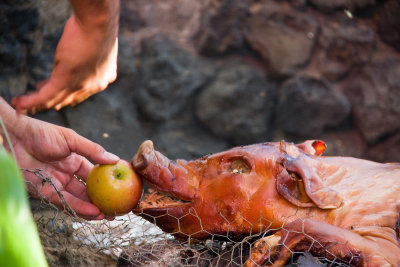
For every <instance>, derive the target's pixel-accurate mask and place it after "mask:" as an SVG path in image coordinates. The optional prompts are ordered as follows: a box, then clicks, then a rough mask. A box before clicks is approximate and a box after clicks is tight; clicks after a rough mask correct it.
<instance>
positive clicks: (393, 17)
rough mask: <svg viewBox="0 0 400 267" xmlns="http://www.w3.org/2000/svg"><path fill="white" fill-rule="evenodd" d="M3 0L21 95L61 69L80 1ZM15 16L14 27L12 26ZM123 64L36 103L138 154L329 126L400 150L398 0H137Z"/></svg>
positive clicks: (221, 145) (51, 117)
mask: <svg viewBox="0 0 400 267" xmlns="http://www.w3.org/2000/svg"><path fill="white" fill-rule="evenodd" d="M15 1H16V0H12V1H11V0H5V1H2V3H1V5H2V8H1V9H0V12H1V16H0V20H1V22H0V32H1V36H0V68H1V74H0V88H1V95H2V96H3V97H4V98H6V99H7V100H8V101H9V100H10V99H11V97H12V96H14V95H18V94H22V93H24V92H26V91H29V90H33V89H35V85H36V83H37V82H38V81H41V80H43V79H45V78H48V77H49V76H50V73H51V70H52V64H53V56H54V52H55V49H56V45H57V42H58V40H59V38H60V36H61V33H62V30H63V26H64V24H65V22H66V20H67V18H68V17H69V16H70V14H71V9H70V7H69V3H68V1H58V0H46V1H40V0H38V1H34V0H17V1H18V3H19V4H18V5H15V4H13V5H11V2H15ZM9 29H12V31H9ZM119 42H120V46H119V58H118V78H117V81H116V82H114V83H113V84H111V85H110V86H109V87H108V89H107V90H105V91H104V92H102V93H99V94H97V95H95V96H92V97H91V98H89V99H88V100H86V101H85V102H83V103H82V104H79V105H77V106H75V107H69V108H64V109H62V110H61V111H59V112H56V111H48V112H42V113H39V114H36V115H35V116H34V117H36V118H39V119H41V120H45V121H49V122H52V123H55V124H58V125H63V126H66V127H70V128H72V129H74V130H75V131H76V132H78V133H79V134H81V135H83V136H85V137H87V138H89V139H91V140H93V141H95V142H97V143H100V144H102V145H103V146H104V147H105V148H106V149H107V150H109V151H111V152H113V153H115V154H117V155H119V156H121V157H122V158H125V159H127V160H130V159H131V157H132V156H133V155H134V154H135V152H136V150H137V148H138V146H139V144H140V143H141V142H142V141H144V140H146V139H151V140H153V141H154V144H155V147H156V149H158V150H160V151H162V152H163V153H165V154H166V155H167V156H169V157H171V158H185V159H191V158H195V157H199V156H202V155H204V154H208V153H211V152H216V151H221V150H225V149H227V148H230V147H232V146H236V145H244V144H250V143H257V142H265V141H279V140H282V139H284V140H286V141H293V142H300V141H303V140H305V139H314V138H319V139H322V140H324V141H325V142H326V143H327V144H328V150H327V154H328V155H343V156H354V157H361V158H367V159H372V160H375V161H380V162H393V161H400V153H398V151H399V148H400V132H399V129H400V3H399V2H398V1H397V0H385V1H384V0H381V1H378V0H357V1H352V0H340V1H330V0H308V1H307V0H287V1H283V0H281V1H273V0H265V1H256V0H252V1H251V0H196V1H189V0H163V1H155V0H153V1H149V0H135V1H133V0H124V1H122V2H121V17H120V33H119Z"/></svg>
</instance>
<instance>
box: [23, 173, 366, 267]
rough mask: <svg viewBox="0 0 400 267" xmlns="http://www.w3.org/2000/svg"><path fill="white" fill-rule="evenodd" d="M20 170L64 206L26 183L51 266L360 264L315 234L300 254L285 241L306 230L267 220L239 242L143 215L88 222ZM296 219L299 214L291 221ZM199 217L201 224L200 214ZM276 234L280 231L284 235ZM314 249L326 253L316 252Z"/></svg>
mask: <svg viewBox="0 0 400 267" xmlns="http://www.w3.org/2000/svg"><path fill="white" fill-rule="evenodd" d="M22 171H23V172H29V173H32V174H34V175H36V176H37V177H39V178H40V179H41V180H42V181H43V182H45V183H48V184H49V185H50V186H51V187H52V192H53V193H54V194H56V195H57V196H58V197H59V198H60V200H61V201H60V203H61V205H60V207H56V206H55V205H54V204H51V203H50V202H49V201H48V198H45V197H44V196H43V195H42V194H41V193H40V188H42V187H43V184H39V185H33V184H32V183H30V184H29V182H28V187H31V189H32V187H34V188H36V189H37V190H36V193H33V195H34V196H35V198H37V199H35V200H33V199H32V201H31V203H32V211H33V214H34V219H35V221H36V223H37V226H38V230H39V233H40V237H41V240H42V245H43V247H44V250H45V254H46V258H47V260H48V262H49V265H50V266H116V265H117V266H244V265H245V264H247V265H246V266H282V265H285V266H355V265H357V264H359V263H360V258H359V255H352V254H351V251H350V250H348V253H347V255H346V257H344V259H343V258H342V259H339V258H338V257H336V256H335V255H334V254H333V253H331V252H330V251H332V248H334V246H336V245H339V244H336V243H334V242H331V243H330V245H329V246H326V245H325V246H324V245H323V244H321V243H319V242H318V241H317V240H315V239H313V238H312V237H311V236H308V237H307V240H311V241H308V242H307V243H304V242H303V243H302V244H299V246H300V247H301V252H297V251H296V250H297V248H298V247H299V246H296V247H290V246H288V245H287V244H286V239H287V238H288V237H289V235H290V234H296V235H304V236H306V235H307V234H306V233H305V232H304V231H294V230H289V229H285V224H284V225H283V226H282V228H279V229H272V228H271V227H268V225H267V224H266V225H267V227H266V228H265V229H264V230H263V231H262V232H261V233H249V234H248V235H247V236H245V237H244V238H243V239H241V240H239V241H237V240H234V239H232V238H231V235H230V234H229V231H227V232H226V233H224V234H215V233H212V232H207V233H208V234H209V237H208V238H207V239H205V240H197V239H195V238H192V236H190V235H187V238H186V239H182V238H179V239H176V238H174V235H173V234H179V233H173V234H168V233H164V232H163V231H161V230H160V229H159V228H158V227H157V226H155V224H153V223H151V222H149V221H147V220H144V219H143V218H141V217H140V216H138V215H140V214H138V215H135V214H132V213H129V214H127V215H124V216H118V217H116V218H115V219H114V220H112V221H108V220H101V221H87V220H84V219H82V218H79V217H77V215H76V214H75V212H74V211H73V210H72V209H71V208H70V207H69V206H68V204H67V202H66V201H65V200H64V197H63V195H62V193H61V192H60V191H59V190H58V189H57V187H56V185H54V184H53V183H52V182H51V177H49V176H48V175H47V174H46V172H45V171H43V170H41V169H23V170H22ZM31 192H32V191H31ZM221 216H222V215H221ZM293 218H296V214H294V215H293V216H292V217H291V218H288V220H289V219H291V220H292V219H293ZM177 219H178V220H179V218H177ZM198 219H199V223H200V224H201V218H198ZM261 219H262V218H260V220H261ZM300 219H304V218H300ZM155 220H156V218H154V222H155ZM150 221H151V220H150ZM276 233H281V235H282V238H281V237H277V235H276ZM285 235H286V237H285ZM340 245H342V246H346V244H340ZM278 251H281V252H282V251H286V253H287V254H290V255H289V256H288V257H287V259H286V260H285V262H284V263H282V262H281V263H276V253H277V252H278ZM315 252H318V253H317V254H318V255H324V257H315V256H313V255H314V254H315ZM260 258H262V260H261V261H260Z"/></svg>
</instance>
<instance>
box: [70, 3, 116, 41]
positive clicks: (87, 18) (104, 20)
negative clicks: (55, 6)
mask: <svg viewBox="0 0 400 267" xmlns="http://www.w3.org/2000/svg"><path fill="white" fill-rule="evenodd" d="M70 2H71V5H72V8H73V10H74V15H75V17H76V19H77V21H78V23H80V24H81V26H82V27H83V28H88V29H90V30H93V29H101V30H102V31H107V32H108V34H109V33H110V32H111V33H112V32H115V37H116V34H117V32H118V21H119V8H120V1H119V0H101V1H90V0H70Z"/></svg>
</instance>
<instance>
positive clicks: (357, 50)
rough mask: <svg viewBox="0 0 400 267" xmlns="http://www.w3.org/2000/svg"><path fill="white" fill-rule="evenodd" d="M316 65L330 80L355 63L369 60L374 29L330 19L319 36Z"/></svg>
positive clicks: (372, 45) (338, 76) (341, 75)
mask: <svg viewBox="0 0 400 267" xmlns="http://www.w3.org/2000/svg"><path fill="white" fill-rule="evenodd" d="M318 43H319V45H320V47H322V50H321V51H322V53H319V64H318V65H319V68H320V70H321V72H322V74H323V75H324V76H325V77H326V78H327V79H329V80H338V79H340V78H343V77H344V76H346V75H347V74H348V73H349V71H350V69H351V68H352V67H354V66H356V65H360V64H363V63H366V62H368V61H369V60H370V59H371V57H372V55H373V53H374V51H375V49H376V44H375V34H374V31H373V30H372V29H371V28H369V27H368V26H366V25H361V24H358V23H349V22H342V23H337V22H336V21H335V22H330V23H328V24H327V25H326V26H324V27H322V31H321V34H320V37H319V42H318Z"/></svg>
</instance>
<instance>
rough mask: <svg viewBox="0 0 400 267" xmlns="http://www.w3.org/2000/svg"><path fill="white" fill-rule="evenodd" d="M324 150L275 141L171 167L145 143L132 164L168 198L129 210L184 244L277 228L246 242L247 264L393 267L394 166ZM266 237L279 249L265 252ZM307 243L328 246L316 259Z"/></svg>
mask: <svg viewBox="0 0 400 267" xmlns="http://www.w3.org/2000/svg"><path fill="white" fill-rule="evenodd" d="M324 149H325V144H324V143H323V142H322V141H319V140H309V141H305V142H304V143H301V144H297V145H296V144H293V143H287V142H283V141H282V142H271V143H262V144H254V145H249V146H242V147H236V148H232V149H230V150H227V151H224V152H220V153H216V154H211V155H207V156H204V157H202V158H199V159H196V160H192V161H186V160H170V159H168V158H167V157H165V156H164V155H162V154H161V153H160V152H158V151H156V150H154V147H153V143H152V142H151V141H145V142H144V143H143V144H142V145H141V146H140V148H139V150H138V152H137V154H136V155H135V156H134V157H133V159H132V165H133V166H134V168H135V170H136V171H137V172H138V173H139V175H140V176H141V177H143V179H144V180H145V181H146V182H147V183H148V184H149V185H150V186H151V187H152V188H154V189H155V190H157V191H158V192H159V193H161V194H165V195H168V196H169V197H171V199H170V200H169V201H158V203H154V204H153V203H152V204H148V205H142V206H139V208H137V209H136V210H135V211H134V212H135V213H136V214H138V215H140V216H142V217H144V218H146V219H148V220H149V221H151V222H153V223H155V224H157V225H158V226H159V227H160V228H161V229H163V230H164V231H166V232H170V233H173V234H174V235H175V236H176V237H177V238H185V239H186V238H188V237H190V238H192V239H204V238H207V237H209V236H210V235H217V236H222V237H228V238H230V239H241V238H243V237H245V236H249V235H254V234H256V233H260V232H262V231H265V230H266V229H276V230H275V231H273V230H271V231H270V234H271V235H270V236H267V237H265V240H263V242H259V243H258V244H256V245H255V248H254V250H253V252H252V255H251V259H249V260H248V261H247V262H246V264H247V266H256V265H254V264H256V263H257V264H258V265H263V266H264V265H265V266H268V263H270V264H274V263H273V262H275V266H279V265H283V264H284V263H285V261H286V260H287V259H288V257H289V254H290V253H288V252H287V251H286V250H289V251H290V252H291V251H305V250H307V251H309V252H311V253H314V254H315V255H316V256H318V255H320V256H326V257H328V256H329V255H334V257H338V258H342V259H344V260H349V259H350V260H349V261H351V263H350V264H351V265H354V266H400V256H399V255H400V246H399V242H398V240H399V239H398V237H399V229H398V225H399V211H400V165H399V164H394V163H392V164H382V163H377V162H372V161H367V160H362V159H357V158H351V157H326V156H321V154H322V152H323V150H324ZM153 198H154V196H153ZM177 200H179V201H177ZM143 201H146V197H145V198H144V200H143ZM153 202H157V201H153ZM147 203H149V201H147ZM174 203H175V204H174ZM294 215H295V216H294ZM299 218H300V219H299ZM299 220H300V221H299ZM290 230H292V232H291V231H290ZM294 233H297V234H294ZM305 234H306V235H305ZM271 240H274V242H275V243H274V244H275V245H276V246H277V247H279V245H282V243H285V246H283V247H284V248H282V246H280V248H281V249H270V248H271V246H270V245H268V244H269V243H268V242H270V241H271ZM315 240H317V241H318V244H319V246H327V247H329V249H326V250H324V251H325V252H324V253H325V254H324V253H322V252H321V251H322V250H321V248H317V247H315V246H316V245H315V243H313V241H315ZM335 242H336V243H337V244H341V245H336V246H332V244H333V243H335ZM308 243H310V244H314V248H313V249H309V246H308V247H307V246H306V245H305V244H308ZM265 244H267V245H268V248H269V249H267V248H266V247H265V246H266V245H265ZM285 249H286V250H285ZM326 251H328V252H329V253H328V254H327V252H326ZM270 254H271V255H270ZM272 254H274V255H272Z"/></svg>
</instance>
